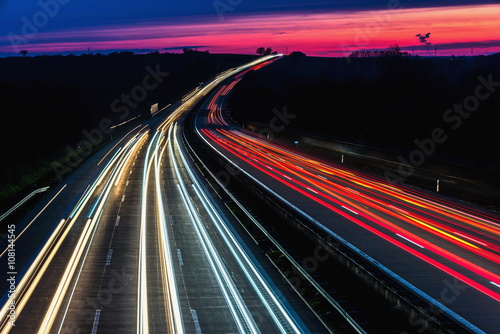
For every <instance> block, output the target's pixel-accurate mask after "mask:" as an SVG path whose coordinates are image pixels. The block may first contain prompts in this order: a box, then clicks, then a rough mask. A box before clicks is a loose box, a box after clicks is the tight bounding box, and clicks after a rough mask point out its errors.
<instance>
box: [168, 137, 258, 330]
mask: <svg viewBox="0 0 500 334" xmlns="http://www.w3.org/2000/svg"><path fill="white" fill-rule="evenodd" d="M169 135H170V137H169V150H170V157H171V159H172V163H173V166H174V170H175V174H176V176H177V179H178V181H179V183H178V188H179V192H180V194H181V197H182V200H183V203H184V206H185V207H186V209H187V211H188V213H189V217H190V219H191V221H192V222H193V226H194V227H195V230H196V234H197V237H198V240H199V241H200V244H201V246H202V248H203V251H204V253H205V255H206V258H207V260H208V262H209V264H210V267H211V268H212V272H213V273H214V275H215V278H216V279H217V282H218V284H219V287H220V289H221V291H222V293H223V295H224V298H225V300H226V303H227V305H228V306H229V309H230V311H231V314H232V315H233V319H234V320H235V323H236V325H237V327H238V330H239V332H240V333H260V331H259V330H258V327H257V325H256V324H255V322H254V320H253V317H252V316H251V314H250V312H249V311H248V308H247V307H246V305H245V302H244V301H243V298H242V297H241V295H240V293H239V292H238V289H237V288H236V287H235V286H234V282H233V281H232V279H231V275H230V274H229V272H228V271H227V269H226V267H225V265H224V263H223V260H222V258H221V257H220V255H219V254H218V252H217V250H216V248H215V246H214V244H213V242H212V240H211V238H210V236H209V235H208V232H207V231H206V228H205V226H204V225H203V222H202V221H201V219H200V217H199V214H198V212H197V210H196V208H195V207H194V206H193V203H192V201H191V200H190V197H189V192H188V190H187V188H186V185H185V184H184V181H183V178H182V175H181V173H180V170H179V167H178V164H177V162H176V161H175V155H174V151H173V143H172V142H173V140H172V136H171V133H170V134H169Z"/></svg>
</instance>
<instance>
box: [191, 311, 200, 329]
mask: <svg viewBox="0 0 500 334" xmlns="http://www.w3.org/2000/svg"><path fill="white" fill-rule="evenodd" d="M191 316H192V317H193V321H194V328H195V330H196V334H201V326H200V321H199V320H198V313H197V312H196V310H195V309H194V308H192V309H191Z"/></svg>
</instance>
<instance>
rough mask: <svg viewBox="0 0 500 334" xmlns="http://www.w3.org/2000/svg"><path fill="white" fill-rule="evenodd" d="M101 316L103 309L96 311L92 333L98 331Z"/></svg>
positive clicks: (94, 333)
mask: <svg viewBox="0 0 500 334" xmlns="http://www.w3.org/2000/svg"><path fill="white" fill-rule="evenodd" d="M100 318H101V310H96V311H95V316H94V324H93V325H92V334H96V333H97V326H99V319H100Z"/></svg>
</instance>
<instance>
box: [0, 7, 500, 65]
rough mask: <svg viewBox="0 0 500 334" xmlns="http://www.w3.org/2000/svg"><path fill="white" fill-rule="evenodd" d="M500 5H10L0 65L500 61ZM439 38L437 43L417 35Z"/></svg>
mask: <svg viewBox="0 0 500 334" xmlns="http://www.w3.org/2000/svg"><path fill="white" fill-rule="evenodd" d="M499 18H500V1H498V0H496V1H486V0H480V1H475V0H458V1H451V0H444V1H426V0H423V1H420V0H384V1H380V0H331V1H328V0H318V1H315V0H313V1H310V2H306V1H298V0H119V1H118V0H0V57H5V56H15V55H19V52H20V51H21V50H27V51H28V52H29V53H28V54H29V55H37V54H68V53H74V54H80V53H82V52H91V53H97V52H101V53H109V52H113V51H122V50H129V51H133V52H135V53H145V52H150V51H154V50H157V51H160V52H182V49H183V48H196V49H199V50H202V51H205V50H209V51H210V52H211V53H240V54H255V51H256V49H257V48H258V47H261V46H263V47H271V48H273V50H276V51H278V52H280V53H286V52H291V51H302V52H304V53H306V54H307V55H311V56H329V57H343V56H347V55H348V54H350V53H351V52H353V51H356V50H367V49H368V50H382V49H385V48H387V47H388V46H389V45H392V44H398V45H399V46H400V47H401V48H402V50H404V51H408V52H410V53H413V54H419V55H438V56H444V55H452V54H455V55H471V54H473V55H478V54H491V53H494V52H500V20H499ZM429 32H430V33H431V34H430V35H429V38H427V43H428V44H425V43H422V42H421V41H419V39H418V38H417V37H416V35H417V34H419V33H420V34H426V33H429Z"/></svg>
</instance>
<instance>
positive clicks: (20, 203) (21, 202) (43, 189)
mask: <svg viewBox="0 0 500 334" xmlns="http://www.w3.org/2000/svg"><path fill="white" fill-rule="evenodd" d="M49 188H50V187H43V188H38V189H36V190H33V191H32V192H31V193H30V194H29V195H28V196H26V197H25V198H23V199H22V200H21V201H19V203H17V204H16V205H14V206H13V207H12V208H10V209H9V210H8V211H7V212H5V213H4V214H3V215H1V216H0V222H1V221H2V220H4V219H5V218H7V216H9V215H10V214H11V213H12V212H14V211H16V210H17V209H18V208H19V207H20V206H21V205H23V204H24V203H26V202H27V201H29V200H30V198H31V197H33V196H35V195H36V194H39V193H43V192H44V191H47V189H49Z"/></svg>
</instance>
